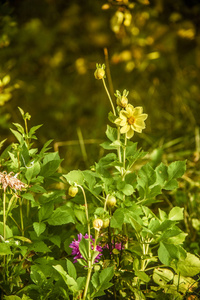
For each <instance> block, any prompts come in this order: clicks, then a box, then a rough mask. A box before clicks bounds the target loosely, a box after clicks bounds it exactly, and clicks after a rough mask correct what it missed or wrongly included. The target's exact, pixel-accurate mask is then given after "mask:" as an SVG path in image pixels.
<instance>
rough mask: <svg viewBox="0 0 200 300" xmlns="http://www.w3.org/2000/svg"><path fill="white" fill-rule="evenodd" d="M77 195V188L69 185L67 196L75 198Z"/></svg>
mask: <svg viewBox="0 0 200 300" xmlns="http://www.w3.org/2000/svg"><path fill="white" fill-rule="evenodd" d="M77 193H78V187H77V186H74V185H71V186H70V187H69V190H68V195H69V196H71V197H75V196H76V194H77Z"/></svg>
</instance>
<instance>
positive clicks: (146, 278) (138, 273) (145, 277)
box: [135, 271, 150, 282]
mask: <svg viewBox="0 0 200 300" xmlns="http://www.w3.org/2000/svg"><path fill="white" fill-rule="evenodd" d="M135 275H136V276H137V277H138V278H139V279H141V280H142V281H143V282H149V281H150V277H149V276H148V275H147V274H146V273H145V272H144V271H136V272H135Z"/></svg>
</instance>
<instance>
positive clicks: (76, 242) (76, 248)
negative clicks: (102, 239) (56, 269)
mask: <svg viewBox="0 0 200 300" xmlns="http://www.w3.org/2000/svg"><path fill="white" fill-rule="evenodd" d="M82 238H84V239H88V234H87V233H86V234H85V236H83V235H82V234H81V233H79V234H78V240H75V239H74V240H73V242H72V243H71V244H70V245H69V247H70V248H72V255H74V263H76V262H77V259H80V258H82V259H84V258H83V256H82V255H81V252H80V250H79V243H80V241H81V240H82ZM90 238H91V240H92V241H93V242H94V239H92V236H90ZM91 248H92V250H93V249H94V246H93V244H92V242H91ZM96 250H97V251H98V252H100V253H99V254H98V255H97V256H96V258H95V263H97V262H98V261H99V259H100V258H101V255H102V253H101V252H102V251H103V249H102V247H101V246H99V245H97V246H96Z"/></svg>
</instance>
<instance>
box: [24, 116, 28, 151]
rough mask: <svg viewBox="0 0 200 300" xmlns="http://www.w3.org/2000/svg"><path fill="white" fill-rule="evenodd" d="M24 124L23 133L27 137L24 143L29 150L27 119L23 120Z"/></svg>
mask: <svg viewBox="0 0 200 300" xmlns="http://www.w3.org/2000/svg"><path fill="white" fill-rule="evenodd" d="M24 124H25V132H26V135H27V138H26V143H27V147H28V149H29V140H28V126H27V119H24Z"/></svg>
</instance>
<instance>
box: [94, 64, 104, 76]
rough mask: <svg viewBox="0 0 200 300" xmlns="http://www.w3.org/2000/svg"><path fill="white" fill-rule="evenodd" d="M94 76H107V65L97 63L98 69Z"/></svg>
mask: <svg viewBox="0 0 200 300" xmlns="http://www.w3.org/2000/svg"><path fill="white" fill-rule="evenodd" d="M94 77H95V78H96V79H98V80H101V79H103V78H104V77H105V65H102V66H101V65H98V64H97V69H96V71H95V72H94Z"/></svg>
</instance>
